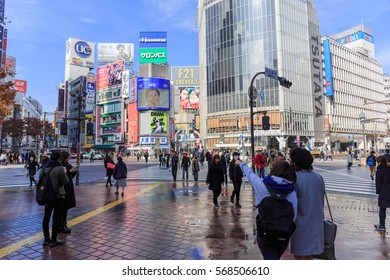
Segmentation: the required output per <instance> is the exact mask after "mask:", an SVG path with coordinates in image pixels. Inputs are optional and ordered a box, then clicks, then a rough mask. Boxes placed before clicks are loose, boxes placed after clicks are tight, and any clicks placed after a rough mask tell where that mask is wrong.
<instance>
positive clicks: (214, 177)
mask: <svg viewBox="0 0 390 280" xmlns="http://www.w3.org/2000/svg"><path fill="white" fill-rule="evenodd" d="M220 161H221V158H220V156H219V155H218V154H215V155H214V157H213V160H212V161H211V164H210V165H209V170H208V172H207V179H206V184H208V185H209V190H211V191H213V202H214V207H215V208H219V204H218V197H219V195H220V194H221V191H222V183H223V181H224V179H225V178H224V176H223V171H222V167H221V163H220Z"/></svg>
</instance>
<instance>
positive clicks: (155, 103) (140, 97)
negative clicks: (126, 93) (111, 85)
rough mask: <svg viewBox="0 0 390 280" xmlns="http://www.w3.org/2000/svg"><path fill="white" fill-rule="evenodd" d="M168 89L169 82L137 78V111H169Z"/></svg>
mask: <svg viewBox="0 0 390 280" xmlns="http://www.w3.org/2000/svg"><path fill="white" fill-rule="evenodd" d="M170 89H171V82H170V80H167V79H161V78H142V77H139V78H138V80H137V109H138V111H149V110H158V111H169V110H170V95H171V94H170V92H171V91H170Z"/></svg>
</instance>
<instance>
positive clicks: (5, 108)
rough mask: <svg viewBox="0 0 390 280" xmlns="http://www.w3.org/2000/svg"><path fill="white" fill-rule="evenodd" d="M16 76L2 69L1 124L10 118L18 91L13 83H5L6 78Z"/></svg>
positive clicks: (0, 90) (0, 72)
mask: <svg viewBox="0 0 390 280" xmlns="http://www.w3.org/2000/svg"><path fill="white" fill-rule="evenodd" d="M13 76H14V74H13V73H11V72H9V71H7V70H5V69H4V68H1V67H0V124H1V122H2V120H3V119H4V118H5V117H7V116H9V115H10V114H11V112H12V109H13V104H14V99H15V95H16V90H15V89H14V83H13V82H11V81H10V82H4V79H5V78H6V77H13Z"/></svg>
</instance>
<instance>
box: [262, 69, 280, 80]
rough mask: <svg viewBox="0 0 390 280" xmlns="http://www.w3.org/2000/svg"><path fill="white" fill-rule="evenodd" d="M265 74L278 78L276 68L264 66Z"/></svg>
mask: <svg viewBox="0 0 390 280" xmlns="http://www.w3.org/2000/svg"><path fill="white" fill-rule="evenodd" d="M265 76H266V77H268V78H271V79H274V80H278V70H274V69H270V68H267V67H265Z"/></svg>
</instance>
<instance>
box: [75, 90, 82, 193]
mask: <svg viewBox="0 0 390 280" xmlns="http://www.w3.org/2000/svg"><path fill="white" fill-rule="evenodd" d="M77 101H78V103H79V104H78V105H79V108H78V115H77V147H76V148H77V151H76V166H77V167H78V170H77V174H76V186H78V185H79V184H80V138H81V136H80V134H81V109H82V108H81V107H82V106H83V103H82V101H83V96H82V83H80V90H79V94H78V96H77Z"/></svg>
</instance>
